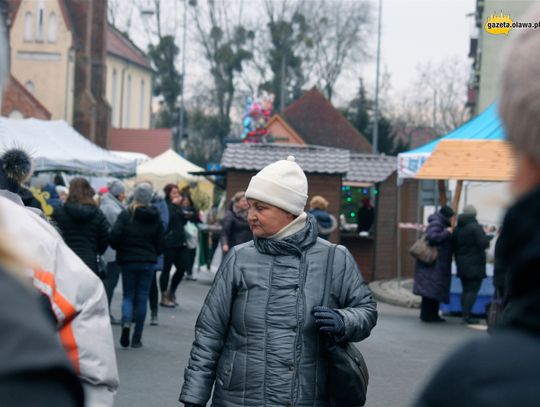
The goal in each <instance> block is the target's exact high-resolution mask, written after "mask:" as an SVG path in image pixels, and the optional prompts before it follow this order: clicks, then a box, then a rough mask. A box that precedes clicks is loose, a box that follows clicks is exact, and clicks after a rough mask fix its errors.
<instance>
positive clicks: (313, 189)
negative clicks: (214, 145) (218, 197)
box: [227, 170, 341, 243]
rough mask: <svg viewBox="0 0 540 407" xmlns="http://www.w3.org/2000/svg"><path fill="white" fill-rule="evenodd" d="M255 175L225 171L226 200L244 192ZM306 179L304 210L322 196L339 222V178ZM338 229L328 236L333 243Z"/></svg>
mask: <svg viewBox="0 0 540 407" xmlns="http://www.w3.org/2000/svg"><path fill="white" fill-rule="evenodd" d="M255 174H256V172H255V171H236V170H229V171H227V200H230V199H231V198H232V196H233V195H234V194H235V193H236V192H238V191H245V190H246V189H247V187H248V185H249V181H250V180H251V177H252V176H254V175H255ZM306 176H307V179H308V185H309V190H308V194H309V197H308V201H307V205H306V210H307V209H309V201H310V199H311V198H312V197H313V196H314V195H322V196H324V197H325V198H326V200H327V201H328V211H329V212H330V213H331V214H332V215H334V216H335V218H336V220H337V221H338V222H339V205H340V194H341V176H339V175H322V174H306ZM339 239H340V235H339V228H338V229H336V231H335V232H334V233H332V235H331V236H330V240H331V241H332V242H334V243H337V242H339Z"/></svg>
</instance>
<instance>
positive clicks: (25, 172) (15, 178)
mask: <svg viewBox="0 0 540 407" xmlns="http://www.w3.org/2000/svg"><path fill="white" fill-rule="evenodd" d="M32 166H33V164H32V158H31V157H30V155H29V154H28V153H27V152H26V151H24V150H22V149H20V148H12V149H9V150H7V151H5V152H4V154H3V155H2V156H1V157H0V185H2V189H6V190H8V191H10V192H13V193H14V194H17V195H19V197H20V198H21V200H22V202H23V204H24V206H27V207H30V208H34V209H38V210H40V211H41V210H42V207H41V204H40V203H39V201H38V200H37V199H36V197H35V196H34V194H33V193H32V191H30V190H29V189H28V188H27V187H26V186H25V185H24V183H25V182H27V181H28V180H29V179H30V177H31V176H32V172H33V170H32Z"/></svg>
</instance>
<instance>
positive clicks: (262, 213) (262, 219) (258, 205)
mask: <svg viewBox="0 0 540 407" xmlns="http://www.w3.org/2000/svg"><path fill="white" fill-rule="evenodd" d="M247 202H248V218H247V219H248V223H249V227H250V228H251V231H252V232H253V234H254V235H255V236H257V237H262V238H267V237H270V236H272V235H275V234H276V233H277V232H279V231H280V230H281V229H283V228H284V227H285V226H287V225H288V224H289V223H291V222H292V221H293V220H294V216H293V215H292V214H290V213H289V212H285V211H284V210H283V209H280V208H278V207H276V206H273V205H270V204H267V203H265V202H261V201H257V200H256V199H248V200H247Z"/></svg>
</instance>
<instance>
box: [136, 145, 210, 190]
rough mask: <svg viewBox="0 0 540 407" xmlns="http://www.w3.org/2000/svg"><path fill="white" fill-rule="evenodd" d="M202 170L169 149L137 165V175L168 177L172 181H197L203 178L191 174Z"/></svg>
mask: <svg viewBox="0 0 540 407" xmlns="http://www.w3.org/2000/svg"><path fill="white" fill-rule="evenodd" d="M200 171H204V169H203V168H201V167H199V166H197V165H195V164H193V163H192V162H190V161H188V160H186V159H185V158H183V157H180V155H179V154H178V153H176V152H174V151H173V150H171V149H169V150H167V151H165V152H164V153H162V154H160V155H158V156H157V157H156V158H153V159H152V160H150V161H146V162H144V163H142V164H141V165H139V166H138V167H137V176H139V177H145V176H153V177H158V178H168V179H170V180H171V182H173V181H179V180H186V181H190V182H191V181H198V180H202V179H204V178H202V177H197V176H194V175H191V174H190V173H192V172H200Z"/></svg>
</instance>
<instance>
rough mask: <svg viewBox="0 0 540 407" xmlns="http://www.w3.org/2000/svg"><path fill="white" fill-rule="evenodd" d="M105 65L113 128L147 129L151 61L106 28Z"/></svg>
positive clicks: (150, 93)
mask: <svg viewBox="0 0 540 407" xmlns="http://www.w3.org/2000/svg"><path fill="white" fill-rule="evenodd" d="M106 63H107V92H106V97H107V101H108V103H109V105H110V106H111V125H112V127H114V128H122V129H149V128H150V127H151V109H152V106H151V105H152V78H153V74H154V71H153V69H152V65H151V63H150V60H149V59H148V57H147V56H146V55H145V53H144V52H143V51H141V50H140V49H139V48H138V47H137V46H136V45H135V44H134V43H133V42H132V41H130V40H129V38H127V37H126V36H125V35H124V34H122V33H121V32H120V31H118V30H117V29H116V28H114V27H113V26H111V25H108V27H107V58H106Z"/></svg>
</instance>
